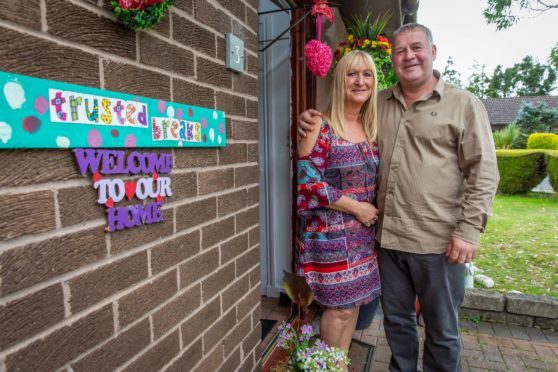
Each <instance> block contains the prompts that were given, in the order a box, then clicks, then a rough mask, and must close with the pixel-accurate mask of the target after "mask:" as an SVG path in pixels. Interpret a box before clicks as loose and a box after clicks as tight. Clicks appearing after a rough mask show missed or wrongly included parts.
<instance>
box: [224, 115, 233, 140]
mask: <svg viewBox="0 0 558 372" xmlns="http://www.w3.org/2000/svg"><path fill="white" fill-rule="evenodd" d="M225 131H226V135H227V140H230V139H232V119H231V118H229V117H225Z"/></svg>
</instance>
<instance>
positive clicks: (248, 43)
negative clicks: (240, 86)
mask: <svg viewBox="0 0 558 372" xmlns="http://www.w3.org/2000/svg"><path fill="white" fill-rule="evenodd" d="M232 23H233V27H232V29H233V30H232V33H233V34H234V35H235V36H237V37H238V38H240V39H242V40H244V48H246V49H249V50H251V51H252V52H254V53H257V52H258V49H259V48H258V36H257V34H256V32H257V31H250V30H249V29H248V28H246V27H245V26H244V25H243V24H242V23H239V22H237V21H234V20H233V21H232ZM256 95H257V94H256Z"/></svg>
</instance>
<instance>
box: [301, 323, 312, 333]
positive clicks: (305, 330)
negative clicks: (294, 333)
mask: <svg viewBox="0 0 558 372" xmlns="http://www.w3.org/2000/svg"><path fill="white" fill-rule="evenodd" d="M302 334H303V335H310V336H311V335H312V326H311V325H310V324H305V325H303V326H302Z"/></svg>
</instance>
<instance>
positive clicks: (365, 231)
mask: <svg viewBox="0 0 558 372" xmlns="http://www.w3.org/2000/svg"><path fill="white" fill-rule="evenodd" d="M378 164H379V160H378V148H377V146H374V148H373V149H371V148H370V146H369V144H368V142H366V141H365V142H360V143H352V142H349V141H346V140H344V139H343V138H341V137H339V136H337V135H336V134H334V133H333V131H332V130H331V129H330V127H329V125H328V124H327V122H326V121H325V120H324V122H323V123H322V126H321V128H320V134H319V136H318V140H317V141H316V144H315V145H314V148H313V149H312V151H311V152H310V154H309V155H307V156H304V157H300V158H299V160H298V175H297V178H298V189H297V207H298V222H299V225H298V234H297V241H296V244H297V247H298V254H299V257H298V271H299V274H304V276H305V278H306V282H307V283H308V285H309V286H310V288H311V289H312V293H313V295H314V298H315V299H316V301H317V302H318V303H320V304H322V305H323V306H326V307H332V308H351V307H355V306H360V305H363V304H366V303H368V302H370V301H372V299H374V298H376V297H377V296H379V295H380V292H381V288H380V276H379V272H378V263H377V259H376V254H375V252H374V237H375V230H374V226H373V225H372V226H371V227H366V226H365V225H363V224H361V223H360V222H359V221H358V220H357V218H356V217H355V216H353V215H352V214H347V213H343V212H338V211H336V210H333V209H330V208H326V206H328V205H330V204H333V203H335V202H336V201H337V200H338V199H339V198H340V197H341V196H342V195H344V196H347V197H350V198H353V199H356V200H358V201H368V202H372V201H373V200H374V197H375V196H376V183H377V173H378Z"/></svg>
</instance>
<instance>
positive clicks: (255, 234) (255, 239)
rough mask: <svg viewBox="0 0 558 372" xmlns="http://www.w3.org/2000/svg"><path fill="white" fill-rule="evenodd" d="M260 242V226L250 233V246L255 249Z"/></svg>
mask: <svg viewBox="0 0 558 372" xmlns="http://www.w3.org/2000/svg"><path fill="white" fill-rule="evenodd" d="M259 242H260V226H256V227H254V228H252V229H250V231H248V246H249V247H253V246H254V245H255V244H258V243H259Z"/></svg>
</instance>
